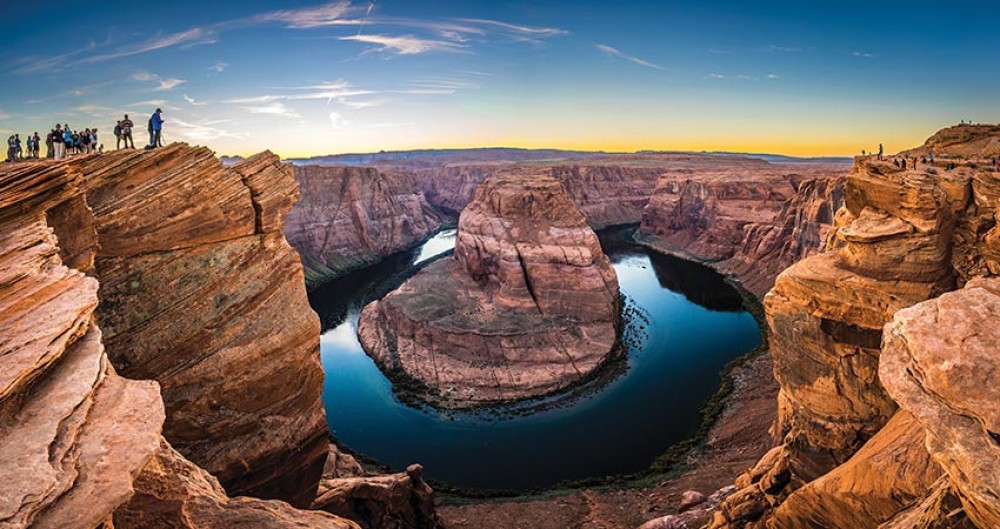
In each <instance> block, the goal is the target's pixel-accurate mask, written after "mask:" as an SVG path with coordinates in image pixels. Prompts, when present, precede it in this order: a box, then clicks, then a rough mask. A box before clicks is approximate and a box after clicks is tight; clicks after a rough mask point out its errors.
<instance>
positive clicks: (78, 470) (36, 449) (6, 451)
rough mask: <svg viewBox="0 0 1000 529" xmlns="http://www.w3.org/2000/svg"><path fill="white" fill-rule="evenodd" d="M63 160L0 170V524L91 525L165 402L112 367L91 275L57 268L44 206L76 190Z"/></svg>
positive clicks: (143, 448) (119, 490)
mask: <svg viewBox="0 0 1000 529" xmlns="http://www.w3.org/2000/svg"><path fill="white" fill-rule="evenodd" d="M79 184H80V173H79V172H77V171H74V170H69V169H68V168H67V167H66V166H65V165H64V164H56V165H54V164H45V165H43V164H33V165H21V166H18V167H15V168H10V167H8V168H5V169H4V170H3V171H2V172H0V360H2V366H3V369H0V454H2V457H0V526H2V527H5V528H17V527H29V526H30V527H35V528H63V527H81V528H90V527H96V526H98V525H99V524H101V523H102V522H104V521H105V520H106V519H107V517H108V516H109V515H110V514H111V512H112V511H113V510H114V509H115V508H116V507H118V505H120V504H121V503H123V502H125V501H126V500H128V498H129V496H130V495H131V494H132V490H133V489H132V488H133V480H134V478H135V476H136V474H138V473H139V471H140V470H141V469H142V467H143V466H144V465H145V464H146V462H147V461H149V459H150V458H151V457H153V455H154V454H155V452H156V449H157V439H158V438H159V432H160V428H161V427H162V424H163V417H164V412H163V402H162V400H161V399H160V395H159V391H158V387H157V385H156V383H155V382H151V381H130V380H125V379H123V378H121V377H119V376H117V375H116V374H115V371H114V369H113V368H112V367H111V365H110V363H109V362H108V358H107V356H106V355H105V353H104V347H103V345H102V344H101V332H100V330H99V329H98V328H97V326H96V325H95V324H94V323H93V320H94V316H93V314H94V310H95V309H96V308H97V304H98V300H97V288H98V286H97V282H96V281H95V280H94V279H92V278H89V277H86V276H84V275H83V274H82V273H80V272H78V271H76V270H73V269H71V268H69V267H67V266H65V265H64V264H63V262H62V260H61V259H60V257H59V249H58V247H57V244H58V241H57V239H56V237H55V236H54V234H53V230H52V228H51V227H50V226H49V225H48V224H47V223H46V213H47V212H48V211H50V210H51V209H52V208H54V207H57V206H58V205H59V204H60V203H63V202H65V201H66V200H69V199H70V198H71V197H72V196H74V194H75V193H76V192H77V191H78V189H77V187H78V185H79Z"/></svg>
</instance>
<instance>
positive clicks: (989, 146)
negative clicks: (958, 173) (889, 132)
mask: <svg viewBox="0 0 1000 529" xmlns="http://www.w3.org/2000/svg"><path fill="white" fill-rule="evenodd" d="M931 153H933V154H934V155H935V156H937V157H939V158H940V157H941V156H942V155H944V156H947V157H961V158H974V159H975V158H992V157H996V156H1000V125H954V126H952V127H948V128H946V129H942V130H940V131H938V132H937V133H935V134H934V135H933V136H931V137H930V138H928V139H927V141H926V142H924V144H923V145H922V146H920V147H917V148H916V149H911V150H909V151H904V154H909V155H916V156H925V155H929V154H931Z"/></svg>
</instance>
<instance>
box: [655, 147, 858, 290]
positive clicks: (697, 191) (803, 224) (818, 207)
mask: <svg viewBox="0 0 1000 529" xmlns="http://www.w3.org/2000/svg"><path fill="white" fill-rule="evenodd" d="M838 171H839V169H838V168H837V167H836V166H819V167H815V166H803V167H795V166H793V167H791V168H787V169H786V168H781V167H778V166H774V165H771V164H766V163H765V164H758V165H749V166H741V165H734V166H726V165H724V164H720V165H719V166H717V167H708V168H702V169H699V170H691V169H686V168H685V169H677V170H673V171H669V172H667V173H665V174H664V175H663V176H662V177H661V178H660V180H659V182H658V183H657V187H656V190H655V192H654V193H653V195H652V197H651V198H650V200H649V204H648V205H647V206H646V208H645V210H643V217H642V225H641V227H640V232H639V234H638V235H637V238H638V239H639V240H641V241H643V242H645V243H647V244H650V245H652V246H654V247H656V248H659V249H662V250H666V251H668V252H671V253H679V254H682V255H684V256H687V257H690V258H694V259H696V260H700V261H707V262H710V263H714V264H715V266H716V267H717V268H719V269H720V270H721V271H723V272H725V273H728V274H731V275H734V276H736V277H738V278H739V279H740V280H741V281H742V282H743V283H744V285H745V286H746V287H747V288H748V289H749V290H751V291H752V292H754V293H755V294H757V295H759V296H763V294H764V293H765V292H767V290H769V289H770V288H771V286H773V283H774V278H775V277H777V275H778V274H779V273H780V272H781V271H782V270H784V269H785V268H787V267H788V266H790V265H792V264H794V263H795V262H797V261H799V260H801V259H803V258H805V257H807V256H809V255H812V254H814V253H818V252H819V251H820V250H821V249H822V247H823V245H824V244H825V242H826V239H827V237H828V234H829V232H830V231H831V230H832V224H833V214H834V212H835V211H837V209H838V208H839V207H840V206H841V204H842V203H843V181H842V179H841V178H840V176H839V175H838Z"/></svg>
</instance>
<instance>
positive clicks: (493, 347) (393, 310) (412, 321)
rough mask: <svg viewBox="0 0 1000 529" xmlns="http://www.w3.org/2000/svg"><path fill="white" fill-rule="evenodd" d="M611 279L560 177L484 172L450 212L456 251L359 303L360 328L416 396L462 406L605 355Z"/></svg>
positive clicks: (615, 312) (558, 378)
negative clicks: (455, 217)
mask: <svg viewBox="0 0 1000 529" xmlns="http://www.w3.org/2000/svg"><path fill="white" fill-rule="evenodd" d="M618 327H619V291H618V279H617V277H616V275H615V272H614V269H613V268H612V267H611V262H610V260H609V259H608V257H607V256H605V255H604V253H603V252H602V251H601V246H600V242H599V241H598V239H597V235H596V234H595V233H594V232H593V230H591V229H590V227H588V226H587V223H586V219H585V217H584V216H583V215H582V214H581V213H580V211H579V210H578V209H577V208H576V206H574V205H573V203H572V201H571V200H570V199H569V196H568V195H567V193H566V189H565V187H564V186H563V184H562V183H560V182H559V181H557V180H555V179H553V178H551V177H549V176H545V175H540V174H530V173H519V174H505V175H501V176H496V177H491V178H488V179H487V180H485V181H484V182H483V183H482V184H481V185H480V186H479V188H477V190H476V193H475V196H474V198H473V200H472V202H471V203H470V204H469V205H468V206H467V207H466V209H465V210H464V211H463V212H462V215H461V218H460V220H459V227H458V237H457V241H456V244H455V253H454V255H453V256H452V257H451V258H446V259H442V260H439V261H437V262H435V263H433V264H431V265H430V266H428V267H426V268H425V269H424V270H422V271H421V272H419V273H418V274H417V275H416V276H414V277H413V278H411V279H410V280H408V281H407V282H406V283H404V284H403V285H402V286H401V287H399V288H398V289H397V290H396V291H394V292H392V293H390V294H389V295H388V296H386V297H385V298H384V299H382V300H381V301H377V302H374V303H372V304H370V305H369V306H367V307H365V309H364V311H363V312H362V315H361V322H360V324H359V328H358V334H359V336H360V339H361V344H362V345H363V346H364V348H365V350H366V351H367V352H368V354H369V355H370V356H371V357H372V358H374V359H375V361H376V362H377V363H378V364H379V365H380V367H381V368H382V369H383V370H384V371H386V372H387V373H390V374H391V375H396V378H397V380H400V379H402V380H409V381H411V382H413V381H415V382H416V384H411V385H415V386H421V385H422V386H426V388H427V391H426V392H422V394H420V395H418V396H420V397H422V398H424V399H425V400H429V401H431V402H433V403H435V404H439V405H442V406H446V407H468V406H473V405H481V404H488V403H497V402H504V401H513V400H519V399H525V398H529V397H535V396H540V395H544V394H547V393H552V392H554V391H558V390H560V389H563V388H566V387H568V386H570V385H571V384H573V383H575V382H579V381H581V380H583V379H584V378H586V377H587V376H588V375H590V374H592V373H593V372H594V371H595V370H596V369H597V368H598V367H600V366H601V365H602V364H603V363H604V362H605V361H606V360H607V359H608V358H609V356H610V355H611V354H612V353H613V351H614V348H615V344H616V338H617V332H618Z"/></svg>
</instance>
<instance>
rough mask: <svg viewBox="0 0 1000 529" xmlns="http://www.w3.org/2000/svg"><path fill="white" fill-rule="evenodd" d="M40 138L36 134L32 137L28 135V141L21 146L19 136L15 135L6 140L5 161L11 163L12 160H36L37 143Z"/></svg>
mask: <svg viewBox="0 0 1000 529" xmlns="http://www.w3.org/2000/svg"><path fill="white" fill-rule="evenodd" d="M39 140H40V138H39V137H38V133H37V132H36V133H34V134H33V135H28V140H27V141H26V142H25V145H24V146H23V147H22V146H21V135H20V134H15V135H13V136H11V137H9V138H7V160H6V161H8V162H13V161H14V160H26V159H38V142H39Z"/></svg>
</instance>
